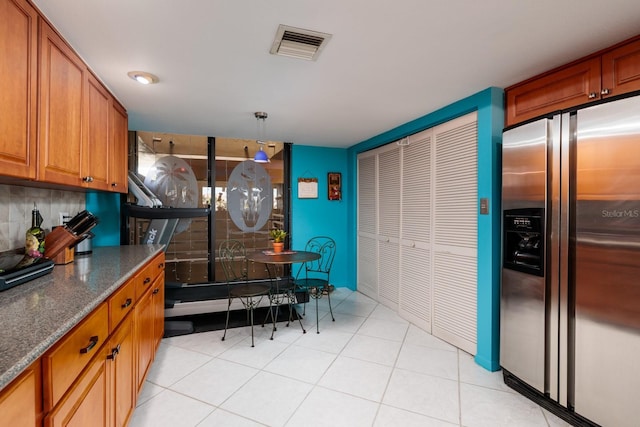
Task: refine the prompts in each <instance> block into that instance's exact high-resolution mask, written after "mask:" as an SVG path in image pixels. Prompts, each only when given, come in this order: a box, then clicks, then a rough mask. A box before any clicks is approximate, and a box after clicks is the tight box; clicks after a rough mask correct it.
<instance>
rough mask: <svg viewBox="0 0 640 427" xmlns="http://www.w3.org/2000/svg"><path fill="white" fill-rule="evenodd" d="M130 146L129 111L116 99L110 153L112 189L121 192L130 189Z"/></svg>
mask: <svg viewBox="0 0 640 427" xmlns="http://www.w3.org/2000/svg"><path fill="white" fill-rule="evenodd" d="M128 146H129V129H128V119H127V111H126V110H125V109H124V107H123V106H121V105H120V104H119V103H118V102H117V101H116V100H113V102H112V108H111V147H110V148H111V153H110V155H109V160H110V175H109V181H110V184H111V191H117V192H119V193H126V192H127V191H128V189H127V188H128V181H127V173H128V170H129V164H128V158H129V156H128V154H129V152H128Z"/></svg>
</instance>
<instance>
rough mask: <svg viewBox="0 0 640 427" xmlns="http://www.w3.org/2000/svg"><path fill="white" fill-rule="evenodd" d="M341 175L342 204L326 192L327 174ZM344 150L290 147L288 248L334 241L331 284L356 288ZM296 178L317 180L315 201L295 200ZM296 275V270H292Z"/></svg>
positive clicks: (296, 198) (351, 196)
mask: <svg viewBox="0 0 640 427" xmlns="http://www.w3.org/2000/svg"><path fill="white" fill-rule="evenodd" d="M329 172H340V173H341V174H342V180H343V185H342V200H340V201H330V200H329V199H328V190H327V174H328V173H329ZM346 175H347V150H346V149H339V148H322V147H310V146H305V145H295V144H294V145H293V147H292V160H291V196H292V197H291V236H290V237H291V240H290V242H291V247H292V248H293V249H302V248H304V245H305V243H306V242H307V240H309V238H311V237H313V236H329V237H331V238H332V239H333V240H335V241H336V247H337V250H336V258H335V260H334V262H333V267H332V269H331V278H330V281H331V284H332V285H334V286H336V287H347V288H350V289H352V290H355V288H356V282H355V280H353V278H354V277H355V276H354V274H353V273H352V270H353V269H354V267H353V266H354V265H355V264H354V263H353V262H352V260H353V259H354V258H355V255H354V253H353V252H352V251H351V250H350V249H349V240H350V239H351V235H352V234H353V233H354V231H353V230H350V229H349V228H347V227H348V223H347V221H346V219H347V213H348V205H349V203H348V200H349V199H352V198H353V197H354V196H353V193H351V192H349V191H347V190H348V189H347V188H346V187H345V185H344V183H345V179H346ZM298 178H318V198H317V199H300V198H298ZM294 273H295V270H294Z"/></svg>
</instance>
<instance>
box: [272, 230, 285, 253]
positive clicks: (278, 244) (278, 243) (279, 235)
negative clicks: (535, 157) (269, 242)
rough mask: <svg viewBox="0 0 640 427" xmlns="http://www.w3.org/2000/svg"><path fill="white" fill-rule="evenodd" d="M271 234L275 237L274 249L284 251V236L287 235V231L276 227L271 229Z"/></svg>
mask: <svg viewBox="0 0 640 427" xmlns="http://www.w3.org/2000/svg"><path fill="white" fill-rule="evenodd" d="M269 236H270V237H271V238H272V239H273V251H274V252H282V249H283V248H284V238H285V237H287V232H286V231H284V230H281V229H279V228H274V229H273V230H271V231H269Z"/></svg>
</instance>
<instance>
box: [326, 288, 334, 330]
mask: <svg viewBox="0 0 640 427" xmlns="http://www.w3.org/2000/svg"><path fill="white" fill-rule="evenodd" d="M327 299H328V300H329V313H331V320H333V321H334V322H335V321H336V318H335V317H333V309H331V292H329V288H328V287H327Z"/></svg>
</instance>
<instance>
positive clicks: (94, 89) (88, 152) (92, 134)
mask: <svg viewBox="0 0 640 427" xmlns="http://www.w3.org/2000/svg"><path fill="white" fill-rule="evenodd" d="M87 76H88V80H87V96H88V99H87V115H86V117H87V125H86V128H87V133H86V138H85V139H84V144H85V145H84V147H83V150H82V152H83V154H84V159H83V168H82V182H83V184H84V185H85V186H86V187H88V188H93V189H96V190H109V189H111V183H110V181H109V168H110V164H109V163H110V160H111V159H110V156H109V154H110V145H111V122H110V120H111V119H110V116H111V94H110V93H109V92H108V91H107V89H105V87H104V86H103V85H102V83H100V82H99V81H98V79H96V78H95V77H94V76H93V75H92V74H91V73H87Z"/></svg>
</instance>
